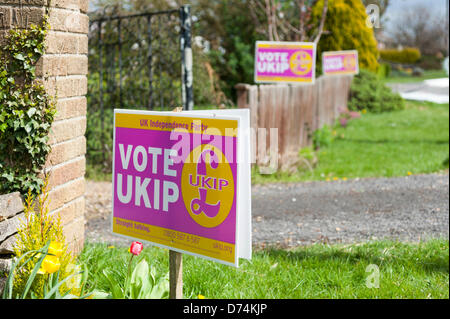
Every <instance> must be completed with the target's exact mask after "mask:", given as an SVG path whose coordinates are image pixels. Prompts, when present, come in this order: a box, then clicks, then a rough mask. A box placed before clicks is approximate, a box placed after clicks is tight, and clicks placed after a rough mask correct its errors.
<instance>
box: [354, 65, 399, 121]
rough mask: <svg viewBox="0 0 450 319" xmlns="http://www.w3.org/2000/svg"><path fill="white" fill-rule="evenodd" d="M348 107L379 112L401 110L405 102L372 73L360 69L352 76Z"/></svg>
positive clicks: (355, 109)
mask: <svg viewBox="0 0 450 319" xmlns="http://www.w3.org/2000/svg"><path fill="white" fill-rule="evenodd" d="M348 108H349V110H352V111H360V110H364V109H365V110H367V111H369V112H374V113H380V112H389V111H396V110H402V109H404V108H405V103H404V101H403V99H402V98H401V96H400V95H399V94H397V93H394V92H392V90H391V89H390V88H389V87H387V86H385V85H384V83H383V82H381V81H380V80H379V79H378V78H377V76H376V75H375V74H374V73H372V72H370V71H366V70H360V73H359V74H358V75H356V76H355V77H354V78H353V83H352V86H351V89H350V96H349V101H348Z"/></svg>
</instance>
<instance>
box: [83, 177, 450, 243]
mask: <svg viewBox="0 0 450 319" xmlns="http://www.w3.org/2000/svg"><path fill="white" fill-rule="evenodd" d="M86 206H87V213H86V220H87V225H86V239H87V240H88V241H89V242H106V243H110V244H115V245H122V244H123V245H128V244H129V242H130V241H129V240H127V239H122V238H120V237H117V236H114V235H112V234H111V232H110V213H111V183H109V182H92V181H88V182H87V185H86ZM252 216H253V221H252V228H253V234H252V236H253V245H255V246H265V245H279V246H283V247H291V246H297V245H306V244H312V243H316V242H329V243H336V242H343V243H350V242H362V241H367V240H371V239H396V240H401V241H419V240H427V239H430V238H446V239H448V238H449V176H448V174H444V175H443V174H432V175H418V176H408V177H399V178H370V179H356V180H349V181H334V182H307V183H296V184H271V185H257V186H254V187H253V188H252Z"/></svg>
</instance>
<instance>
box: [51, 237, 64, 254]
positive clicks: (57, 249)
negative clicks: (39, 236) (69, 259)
mask: <svg viewBox="0 0 450 319" xmlns="http://www.w3.org/2000/svg"><path fill="white" fill-rule="evenodd" d="M63 249H64V247H63V244H61V243H58V242H56V241H52V242H51V243H50V246H49V247H48V253H49V254H50V255H54V256H56V257H61V255H62V253H63Z"/></svg>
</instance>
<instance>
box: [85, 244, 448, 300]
mask: <svg viewBox="0 0 450 319" xmlns="http://www.w3.org/2000/svg"><path fill="white" fill-rule="evenodd" d="M168 255H169V254H168V251H167V250H165V249H160V248H155V247H150V246H146V247H145V248H144V250H143V252H142V253H141V255H140V256H139V257H138V258H137V259H139V258H146V260H147V261H148V262H149V264H153V265H154V266H155V267H156V269H157V272H158V273H159V274H160V275H162V274H164V273H166V272H168V259H169V258H168ZM129 256H130V253H129V252H128V251H127V248H120V247H118V248H114V247H109V248H108V247H107V246H106V245H103V244H86V245H85V248H84V251H83V252H82V254H81V255H80V257H79V259H80V262H84V263H86V264H87V266H88V269H89V281H88V283H89V288H90V289H93V288H97V289H102V288H103V289H105V287H107V285H106V282H105V278H104V277H103V276H102V275H101V273H102V270H103V269H105V268H106V269H109V270H111V271H113V272H114V274H115V276H116V278H117V279H118V280H119V282H123V280H124V278H125V273H126V269H127V267H126V265H127V262H128V259H129ZM183 258H184V259H183V280H184V295H185V298H197V296H198V295H200V294H201V295H203V296H205V297H206V298H210V299H214V298H221V299H222V298H225V299H227V298H238V299H244V298H245V299H248V298H250V299H251V298H262V299H266V298H284V299H296V298H449V242H448V240H431V241H428V242H423V243H419V244H406V243H397V242H390V241H376V242H369V243H364V244H353V245H333V246H329V245H324V244H318V245H312V246H308V247H300V248H296V249H293V250H279V249H265V250H258V251H256V252H254V253H253V258H252V260H251V261H246V260H241V266H240V268H238V269H236V268H233V267H229V266H225V265H221V264H217V263H214V262H210V261H206V260H204V259H201V258H197V257H192V256H188V255H184V257H183ZM134 262H135V263H136V262H138V260H135V261H134ZM369 265H376V266H377V267H378V270H379V285H378V286H379V288H376V287H373V286H372V287H373V288H368V287H367V286H366V283H367V282H369V283H372V284H375V286H376V281H375V278H376V276H377V274H376V271H375V272H374V270H371V269H368V268H367V267H368V266H369Z"/></svg>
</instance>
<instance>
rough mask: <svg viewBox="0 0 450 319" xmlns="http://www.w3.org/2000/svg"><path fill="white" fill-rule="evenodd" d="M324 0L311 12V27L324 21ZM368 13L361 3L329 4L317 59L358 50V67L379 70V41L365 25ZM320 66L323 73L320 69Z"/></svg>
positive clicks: (352, 0)
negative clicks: (335, 52) (330, 54)
mask: <svg viewBox="0 0 450 319" xmlns="http://www.w3.org/2000/svg"><path fill="white" fill-rule="evenodd" d="M323 5H324V0H319V1H318V2H317V3H316V5H315V6H314V7H313V9H312V23H316V24H317V23H318V21H320V20H321V17H322V10H323ZM366 19H367V14H366V9H365V7H364V5H363V3H362V2H361V0H330V1H329V2H328V15H327V19H326V21H325V26H324V34H323V36H322V38H321V39H320V42H319V43H318V46H317V56H318V57H321V56H322V52H325V51H339V50H357V51H358V56H359V65H360V67H361V68H364V69H367V70H369V71H376V70H377V68H378V62H377V59H378V49H377V41H376V39H375V36H374V32H373V29H372V28H369V27H368V26H367V25H366ZM317 65H318V71H319V72H320V69H321V65H320V63H318V64H317Z"/></svg>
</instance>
